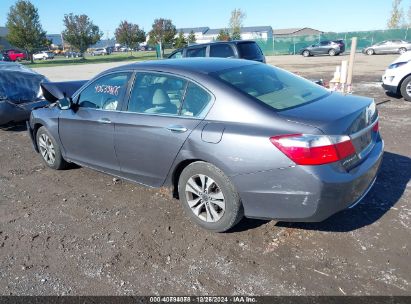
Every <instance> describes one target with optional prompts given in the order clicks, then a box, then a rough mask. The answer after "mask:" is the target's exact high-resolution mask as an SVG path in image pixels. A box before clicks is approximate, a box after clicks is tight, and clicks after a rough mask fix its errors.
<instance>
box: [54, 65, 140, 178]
mask: <svg viewBox="0 0 411 304" xmlns="http://www.w3.org/2000/svg"><path fill="white" fill-rule="evenodd" d="M131 75H132V72H115V73H110V74H106V75H104V76H101V77H99V78H97V79H96V80H94V81H93V82H91V83H90V84H89V85H88V86H87V87H86V88H84V89H83V90H82V91H81V92H80V93H79V94H78V95H77V96H75V98H74V99H75V105H74V106H73V109H70V110H64V111H61V114H60V116H59V135H60V140H61V143H62V145H63V148H64V151H65V157H66V158H67V159H69V160H71V161H74V162H76V163H79V164H84V165H87V166H90V167H93V168H96V169H98V170H101V171H104V172H109V173H114V174H115V173H118V172H119V170H120V166H119V164H118V160H117V157H116V154H115V150H114V123H113V122H114V121H115V120H116V116H117V115H118V111H117V108H118V107H120V105H121V102H122V99H123V98H124V96H125V94H126V92H127V88H128V85H129V79H130V77H131Z"/></svg>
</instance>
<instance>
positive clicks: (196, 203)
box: [178, 162, 244, 232]
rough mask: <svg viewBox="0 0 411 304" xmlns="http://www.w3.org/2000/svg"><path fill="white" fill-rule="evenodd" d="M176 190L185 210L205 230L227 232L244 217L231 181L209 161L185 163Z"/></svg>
mask: <svg viewBox="0 0 411 304" xmlns="http://www.w3.org/2000/svg"><path fill="white" fill-rule="evenodd" d="M178 193H179V197H180V200H181V202H182V204H183V206H184V209H185V211H186V213H187V214H188V215H189V216H190V218H191V219H192V220H193V221H194V222H196V223H197V224H198V225H199V226H201V227H203V228H205V229H207V230H211V231H214V232H224V231H227V230H229V229H230V228H232V227H234V226H235V225H236V224H237V223H238V222H239V221H240V220H241V219H242V218H243V216H244V211H243V207H242V204H241V200H240V197H239V195H238V193H237V191H236V190H235V188H234V186H233V184H232V183H231V181H230V180H229V179H228V177H227V176H226V175H225V174H224V173H223V172H222V171H221V170H220V169H218V168H217V167H215V166H214V165H211V164H209V163H206V162H194V163H192V164H190V165H188V166H187V167H186V168H185V169H184V170H183V172H182V173H181V175H180V179H179V182H178Z"/></svg>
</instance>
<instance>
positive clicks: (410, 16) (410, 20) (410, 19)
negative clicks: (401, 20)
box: [407, 5, 411, 27]
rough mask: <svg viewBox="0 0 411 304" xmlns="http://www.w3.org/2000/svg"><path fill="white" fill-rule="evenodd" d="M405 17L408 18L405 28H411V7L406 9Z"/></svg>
mask: <svg viewBox="0 0 411 304" xmlns="http://www.w3.org/2000/svg"><path fill="white" fill-rule="evenodd" d="M407 17H408V21H407V27H411V5H410V6H409V7H408V12H407Z"/></svg>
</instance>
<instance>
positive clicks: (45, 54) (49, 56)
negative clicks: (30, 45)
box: [33, 51, 54, 60]
mask: <svg viewBox="0 0 411 304" xmlns="http://www.w3.org/2000/svg"><path fill="white" fill-rule="evenodd" d="M33 59H34V60H36V59H37V60H40V59H42V60H47V59H54V53H53V52H50V51H41V52H37V53H35V54H33Z"/></svg>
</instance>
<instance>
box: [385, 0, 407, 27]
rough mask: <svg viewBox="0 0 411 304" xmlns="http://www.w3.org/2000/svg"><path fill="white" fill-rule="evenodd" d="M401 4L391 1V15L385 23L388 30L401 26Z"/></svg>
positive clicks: (399, 1) (397, 1)
mask: <svg viewBox="0 0 411 304" xmlns="http://www.w3.org/2000/svg"><path fill="white" fill-rule="evenodd" d="M401 2H402V0H393V1H392V10H391V15H390V18H389V19H388V22H387V27H388V28H389V29H395V28H399V27H400V26H401V23H402V21H403V16H404V13H403V10H402V9H401Z"/></svg>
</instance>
